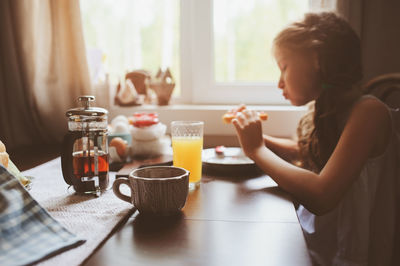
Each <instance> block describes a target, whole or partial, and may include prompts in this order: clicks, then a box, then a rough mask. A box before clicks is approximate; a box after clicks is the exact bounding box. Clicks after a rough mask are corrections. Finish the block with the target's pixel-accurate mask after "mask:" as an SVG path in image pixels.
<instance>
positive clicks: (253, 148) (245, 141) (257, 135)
mask: <svg viewBox="0 0 400 266" xmlns="http://www.w3.org/2000/svg"><path fill="white" fill-rule="evenodd" d="M232 123H233V125H234V126H235V129H236V133H237V135H238V138H239V142H240V145H241V146H242V149H243V152H244V153H245V154H246V155H247V156H248V157H249V158H251V159H253V158H254V156H255V155H256V153H257V151H258V150H259V149H261V148H265V146H264V139H263V135H262V128H261V120H260V118H259V116H258V113H257V112H255V111H251V110H243V111H242V112H241V113H240V114H239V115H238V116H237V117H236V118H235V119H233V120H232Z"/></svg>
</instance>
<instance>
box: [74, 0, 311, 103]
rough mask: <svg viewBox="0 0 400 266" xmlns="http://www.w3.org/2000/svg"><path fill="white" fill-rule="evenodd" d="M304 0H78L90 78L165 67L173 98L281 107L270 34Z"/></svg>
mask: <svg viewBox="0 0 400 266" xmlns="http://www.w3.org/2000/svg"><path fill="white" fill-rule="evenodd" d="M307 10H308V0H279V1H278V0H246V1H243V0H146V1H143V0H125V1H122V0H120V1H112V0H102V1H98V0H81V11H82V20H83V25H84V34H85V40H86V45H87V47H88V54H89V61H90V66H91V75H92V79H96V77H98V76H99V75H100V76H101V73H102V72H107V73H109V74H110V78H111V81H112V82H116V81H117V80H118V79H120V78H122V77H123V76H124V74H125V72H126V71H128V70H132V69H147V70H150V71H152V72H153V73H154V74H155V72H156V71H157V70H158V68H159V67H170V68H171V71H172V74H173V76H174V77H175V80H176V83H177V87H176V89H175V91H174V95H175V102H179V101H180V102H186V103H221V104H237V103H240V102H245V103H247V104H266V103H269V104H282V103H286V101H285V100H284V99H283V97H282V96H281V93H280V91H279V90H277V89H276V84H277V79H278V78H279V69H278V68H277V66H276V65H275V62H274V61H273V58H272V54H271V43H272V39H273V37H274V36H275V34H276V33H277V31H279V30H280V29H281V28H282V27H283V26H284V25H286V24H287V23H289V22H290V21H292V20H294V19H297V18H299V17H301V16H302V15H303V14H304V12H306V11H307Z"/></svg>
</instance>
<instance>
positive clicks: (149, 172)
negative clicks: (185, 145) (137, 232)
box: [113, 166, 189, 216]
mask: <svg viewBox="0 0 400 266" xmlns="http://www.w3.org/2000/svg"><path fill="white" fill-rule="evenodd" d="M122 184H125V185H127V186H128V187H129V188H130V190H131V195H130V196H127V195H124V194H123V193H121V191H120V186H121V185H122ZM188 190H189V171H187V170H186V169H183V168H180V167H174V166H150V167H144V168H139V169H135V170H133V171H132V172H131V173H130V174H129V177H128V178H126V177H121V178H118V179H116V180H115V181H114V184H113V191H114V194H115V195H116V196H117V197H118V198H120V199H122V200H124V201H127V202H130V203H132V204H133V205H134V206H135V207H136V208H137V209H138V211H139V212H140V213H142V214H150V215H160V216H168V215H173V214H176V213H179V211H180V210H181V209H182V208H183V206H185V203H186V198H187V195H188Z"/></svg>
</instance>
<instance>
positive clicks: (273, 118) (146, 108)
mask: <svg viewBox="0 0 400 266" xmlns="http://www.w3.org/2000/svg"><path fill="white" fill-rule="evenodd" d="M234 107H235V106H234V105H198V104H173V105H167V106H158V105H142V106H132V107H120V106H111V107H110V108H109V111H110V117H109V121H111V120H112V119H113V118H114V117H115V116H117V115H126V116H129V115H132V114H133V113H135V112H157V113H158V116H159V119H160V121H161V122H162V123H164V124H166V125H167V126H168V131H169V124H170V123H171V121H173V120H200V121H204V122H205V124H204V134H205V135H213V136H231V135H235V130H234V128H233V126H232V125H227V124H224V123H222V120H221V117H222V115H223V114H224V113H225V112H226V111H227V110H230V109H232V108H234ZM248 108H249V109H255V110H263V111H265V112H266V113H267V114H268V121H267V122H266V123H263V132H264V133H266V134H270V135H273V136H279V137H292V136H293V135H294V134H295V132H296V128H297V124H298V121H299V119H300V118H301V117H302V116H303V115H304V113H305V112H306V107H293V106H273V105H269V106H261V105H249V106H248Z"/></svg>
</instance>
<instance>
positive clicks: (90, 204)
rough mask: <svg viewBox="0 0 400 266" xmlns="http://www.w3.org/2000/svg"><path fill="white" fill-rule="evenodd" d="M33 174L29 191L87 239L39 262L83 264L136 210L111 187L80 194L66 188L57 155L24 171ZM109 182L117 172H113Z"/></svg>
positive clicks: (74, 230) (70, 228) (78, 234)
mask: <svg viewBox="0 0 400 266" xmlns="http://www.w3.org/2000/svg"><path fill="white" fill-rule="evenodd" d="M23 174H24V175H26V176H32V177H33V182H32V188H31V190H30V191H29V192H30V194H31V195H32V196H33V197H34V198H35V199H36V200H37V201H38V202H39V203H40V204H41V205H42V206H43V207H44V208H45V209H46V210H47V211H48V212H49V213H50V214H51V216H53V217H54V218H55V219H56V220H57V221H59V222H60V223H61V224H62V225H63V226H65V227H66V228H67V229H68V230H69V231H71V232H72V233H74V234H75V235H77V236H78V237H79V238H83V239H86V242H85V243H84V244H83V245H81V246H79V247H77V248H74V249H71V250H68V251H66V252H63V253H62V254H59V255H57V256H55V257H52V258H50V259H48V260H45V261H43V262H41V263H39V265H57V266H62V265H80V264H82V263H83V262H84V261H85V260H86V259H88V257H89V256H90V255H91V254H92V253H93V252H94V251H95V249H96V248H97V247H98V246H99V245H100V244H101V243H102V242H103V241H104V240H105V239H106V238H107V237H108V236H109V235H110V233H111V232H112V230H113V229H114V228H116V227H117V226H118V225H119V224H122V223H124V222H126V220H127V219H128V218H129V217H130V216H131V215H132V214H133V213H134V212H135V210H136V209H135V208H133V206H132V205H131V204H129V203H127V202H125V201H122V200H120V199H118V198H117V197H116V196H115V195H114V193H113V192H112V189H111V190H107V191H106V192H104V193H102V195H101V196H100V197H94V196H83V195H77V194H75V193H74V192H73V189H72V188H70V189H67V188H68V185H67V184H66V183H65V182H64V179H63V176H62V172H61V159H60V158H57V159H54V160H52V161H49V162H47V163H45V164H42V165H40V166H38V167H35V168H32V169H30V170H27V171H24V172H23ZM109 175H110V184H112V182H113V181H114V179H115V173H114V172H110V174H109Z"/></svg>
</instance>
